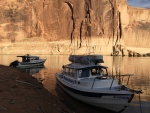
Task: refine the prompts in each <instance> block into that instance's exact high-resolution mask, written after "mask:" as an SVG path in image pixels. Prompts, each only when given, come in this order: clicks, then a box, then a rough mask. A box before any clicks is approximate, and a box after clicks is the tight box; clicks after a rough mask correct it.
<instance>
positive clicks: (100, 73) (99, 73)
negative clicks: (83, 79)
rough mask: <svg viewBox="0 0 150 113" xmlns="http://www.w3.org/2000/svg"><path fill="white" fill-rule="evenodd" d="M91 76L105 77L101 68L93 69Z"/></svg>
mask: <svg viewBox="0 0 150 113" xmlns="http://www.w3.org/2000/svg"><path fill="white" fill-rule="evenodd" d="M91 74H92V76H103V75H104V70H103V69H101V68H93V69H91Z"/></svg>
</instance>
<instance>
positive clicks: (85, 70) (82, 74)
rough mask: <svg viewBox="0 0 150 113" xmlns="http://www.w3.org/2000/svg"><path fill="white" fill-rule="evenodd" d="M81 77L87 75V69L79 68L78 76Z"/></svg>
mask: <svg viewBox="0 0 150 113" xmlns="http://www.w3.org/2000/svg"><path fill="white" fill-rule="evenodd" d="M83 77H89V70H88V69H84V70H79V78H83Z"/></svg>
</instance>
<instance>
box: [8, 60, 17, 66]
mask: <svg viewBox="0 0 150 113" xmlns="http://www.w3.org/2000/svg"><path fill="white" fill-rule="evenodd" d="M18 62H19V61H18V60H15V61H13V62H11V63H10V65H9V66H10V67H17V66H18Z"/></svg>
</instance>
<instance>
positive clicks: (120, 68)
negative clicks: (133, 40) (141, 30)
mask: <svg viewBox="0 0 150 113" xmlns="http://www.w3.org/2000/svg"><path fill="white" fill-rule="evenodd" d="M39 56H40V57H42V58H47V61H46V62H45V67H41V68H35V69H30V70H25V71H26V72H28V73H30V75H31V76H33V77H35V78H37V80H39V82H42V83H43V86H44V87H45V88H46V89H47V90H48V91H49V92H50V93H52V94H54V95H56V96H58V97H60V98H61V100H62V101H63V102H64V103H65V104H66V105H67V106H68V107H69V108H71V109H72V110H73V111H74V112H75V113H109V112H108V111H105V110H102V109H99V108H95V107H92V106H89V105H87V104H84V103H81V102H80V101H78V100H76V99H74V98H72V97H70V96H69V95H67V94H66V93H65V92H63V91H62V90H61V88H60V87H59V86H58V85H56V80H55V73H59V72H61V70H62V65H64V64H67V63H69V61H68V55H39ZM103 58H104V63H103V64H102V65H104V66H107V67H108V72H109V74H110V75H116V74H134V75H133V76H131V77H130V81H129V83H128V86H129V87H130V88H132V89H136V90H139V89H142V91H143V93H142V94H140V95H139V94H135V96H134V98H133V100H132V102H131V104H130V106H129V107H127V109H126V110H125V111H123V112H122V113H149V111H150V57H111V56H104V57H103ZM16 59H17V60H21V59H19V58H17V57H16V55H0V64H2V65H6V66H9V64H10V62H12V61H14V60H16ZM121 80H122V79H121ZM123 80H124V82H123V84H126V83H127V80H128V78H127V77H124V78H123ZM139 100H140V101H139Z"/></svg>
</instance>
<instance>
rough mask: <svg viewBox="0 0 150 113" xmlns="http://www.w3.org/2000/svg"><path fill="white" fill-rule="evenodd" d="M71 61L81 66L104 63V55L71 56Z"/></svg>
mask: <svg viewBox="0 0 150 113" xmlns="http://www.w3.org/2000/svg"><path fill="white" fill-rule="evenodd" d="M69 61H70V62H72V63H80V64H98V63H104V60H103V56H102V55H70V57H69Z"/></svg>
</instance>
